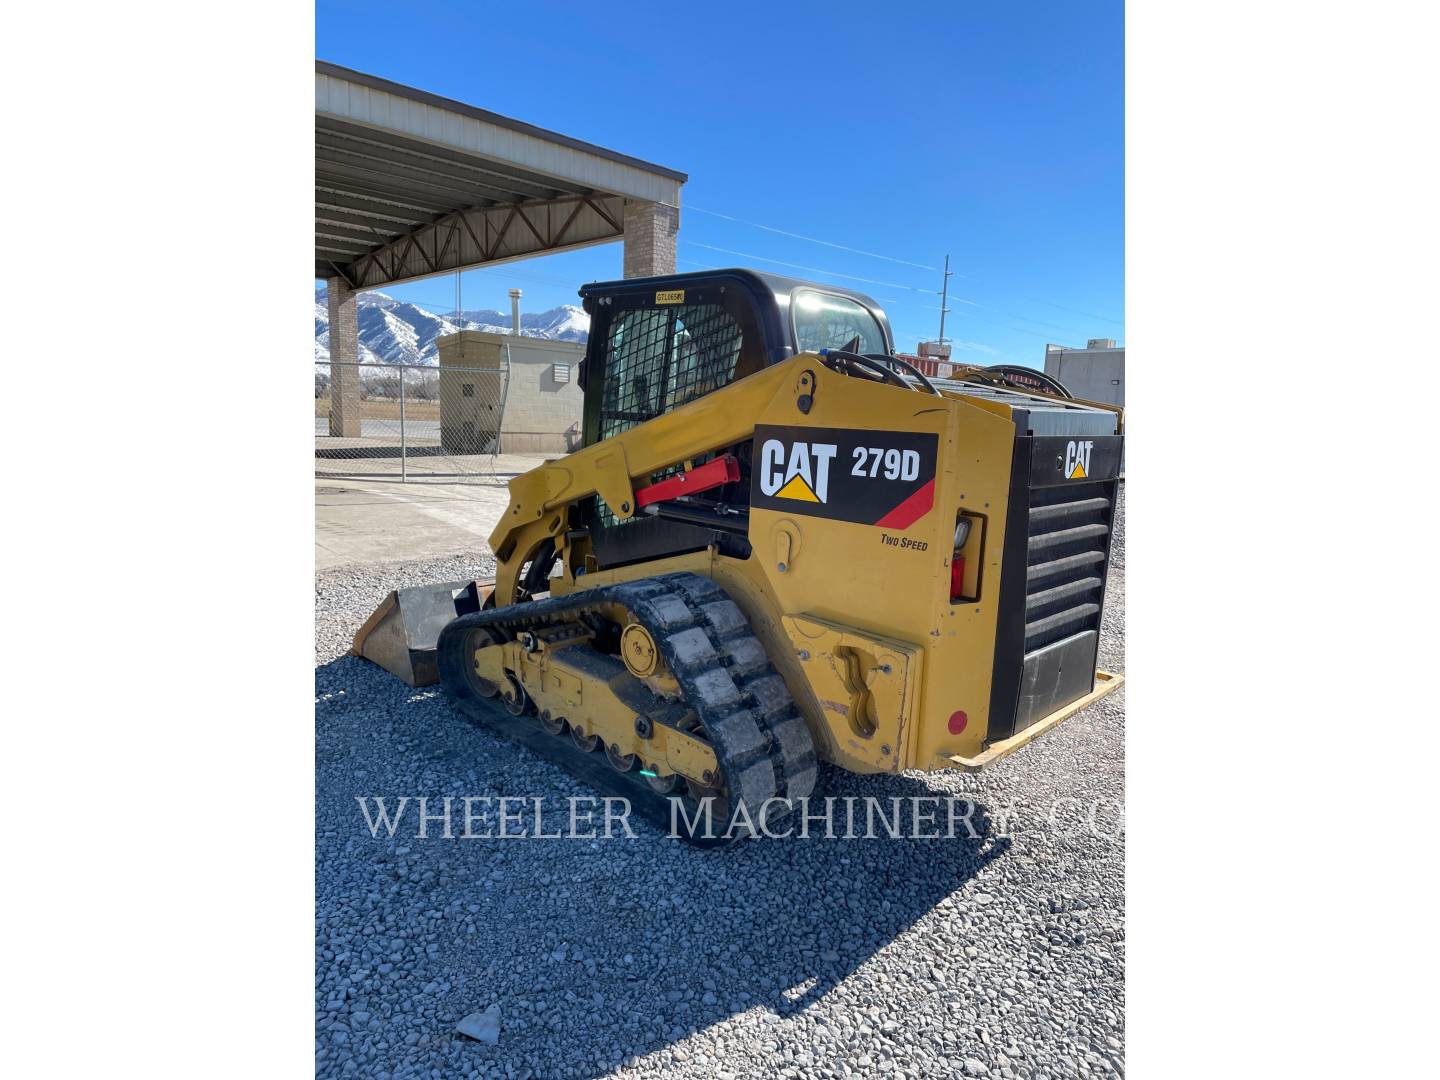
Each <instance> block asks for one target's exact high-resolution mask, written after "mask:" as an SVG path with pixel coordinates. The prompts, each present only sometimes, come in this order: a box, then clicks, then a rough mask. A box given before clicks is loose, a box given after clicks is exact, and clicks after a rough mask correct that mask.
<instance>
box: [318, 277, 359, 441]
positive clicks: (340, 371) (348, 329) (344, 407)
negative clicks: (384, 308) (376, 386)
mask: <svg viewBox="0 0 1440 1080" xmlns="http://www.w3.org/2000/svg"><path fill="white" fill-rule="evenodd" d="M325 301H326V303H327V304H328V305H329V307H330V434H331V435H339V436H341V437H343V438H346V439H358V438H359V437H360V369H359V368H357V367H355V366H354V365H355V362H356V361H357V360H359V358H360V329H359V327H358V325H357V324H356V322H355V294H354V293H353V292H351V291H350V287H349V286H348V285H347V284H346V283H345V279H344V278H338V277H332V278H330V279H328V280H327V281H326V282H325Z"/></svg>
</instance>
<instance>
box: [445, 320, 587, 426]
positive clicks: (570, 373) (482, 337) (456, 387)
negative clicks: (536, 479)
mask: <svg viewBox="0 0 1440 1080" xmlns="http://www.w3.org/2000/svg"><path fill="white" fill-rule="evenodd" d="M436 344H437V346H438V347H439V353H440V365H441V366H440V425H441V440H442V442H443V444H444V446H445V448H446V450H447V452H449V453H461V454H477V453H489V452H490V451H491V449H492V440H493V437H494V430H495V422H496V420H497V419H498V420H499V421H500V449H501V450H502V451H503V452H505V453H510V454H516V453H543V454H567V453H569V452H570V451H572V450H578V449H579V448H580V438H581V436H580V419H581V413H582V410H583V406H584V403H585V395H584V394H583V393H582V392H581V390H580V385H579V366H580V361H581V360H582V359H583V358H584V356H585V346H584V345H582V344H580V343H578V342H573V341H550V340H548V339H546V338H532V337H517V336H514V335H511V334H492V333H489V332H486V331H480V330H462V331H460V332H459V333H457V334H450V335H447V336H445V337H442V338H439V339H438V340H437V342H436ZM507 360H508V368H509V378H508V380H507V382H508V385H506V386H505V388H504V391H503V401H502V400H501V396H502V394H501V391H500V389H499V387H500V385H501V384H500V381H499V375H498V372H499V369H501V368H502V367H504V366H505V365H506V363H507ZM502 413H503V415H501V414H502Z"/></svg>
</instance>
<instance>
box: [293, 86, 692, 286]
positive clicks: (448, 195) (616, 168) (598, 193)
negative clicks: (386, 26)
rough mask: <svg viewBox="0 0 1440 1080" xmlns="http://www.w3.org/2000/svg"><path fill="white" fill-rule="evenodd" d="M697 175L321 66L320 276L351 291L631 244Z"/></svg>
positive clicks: (317, 215)
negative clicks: (628, 229)
mask: <svg viewBox="0 0 1440 1080" xmlns="http://www.w3.org/2000/svg"><path fill="white" fill-rule="evenodd" d="M686 179H687V177H686V175H685V174H684V173H681V172H676V171H675V170H673V169H667V168H663V167H662V166H659V165H653V164H650V163H649V162H645V161H641V160H639V159H638V158H633V157H629V156H627V155H625V154H621V153H617V152H616V151H614V150H607V149H605V148H604V147H600V146H595V145H592V144H590V143H585V142H581V141H580V140H578V139H572V138H569V137H568V136H565V135H559V134H556V133H555V132H553V131H546V130H544V129H542V128H538V127H535V126H533V125H531V124H526V123H523V122H521V121H518V120H512V119H510V118H508V117H504V116H499V115H497V114H495V113H492V112H487V111H486V110H484V109H477V108H475V107H473V106H470V105H466V104H463V103H461V102H458V101H452V100H450V99H448V98H442V97H438V96H436V95H434V94H430V93H426V92H425V91H423V90H416V89H414V88H413V87H408V86H402V85H401V84H399V83H393V82H390V81H388V80H386V79H380V78H376V77H375V76H373V75H365V74H362V73H361V72H358V71H351V70H349V69H348V68H342V67H338V66H336V65H334V64H327V63H324V62H323V61H322V62H317V63H316V65H315V276H316V277H317V278H340V279H342V280H343V281H344V282H345V283H346V284H348V285H349V287H350V288H351V289H372V288H376V287H378V286H381V285H386V284H391V283H394V282H399V281H407V280H412V279H415V278H423V277H429V276H432V275H435V274H443V273H448V272H453V271H455V270H459V269H464V268H466V267H472V266H480V265H484V264H488V263H502V262H507V261H510V260H514V259H522V258H529V257H531V256H534V255H540V254H545V253H548V252H556V251H569V250H573V249H575V248H581V247H587V246H589V245H591V244H603V243H608V242H611V241H614V240H619V239H622V238H623V237H624V235H625V223H626V216H627V208H629V209H631V210H632V212H633V210H634V209H635V204H644V205H646V206H648V207H649V208H651V209H652V210H653V209H654V207H655V204H659V205H660V206H662V207H664V206H668V207H678V206H679V204H680V187H681V185H682V184H684V183H685V181H686Z"/></svg>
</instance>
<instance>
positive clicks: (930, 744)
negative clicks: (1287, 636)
mask: <svg viewBox="0 0 1440 1080" xmlns="http://www.w3.org/2000/svg"><path fill="white" fill-rule="evenodd" d="M580 295H581V296H582V297H583V299H584V304H585V310H586V311H588V312H589V313H590V317H591V329H590V338H589V344H588V346H587V350H586V356H585V361H584V363H583V364H582V365H581V368H580V372H579V381H580V384H581V386H582V388H583V390H584V395H585V404H584V446H583V448H582V449H580V450H578V451H576V452H575V453H573V454H570V455H569V456H567V457H564V458H560V459H559V460H556V461H550V462H547V463H546V464H544V465H542V466H541V467H539V468H537V469H534V470H532V471H530V472H528V473H525V474H523V475H521V476H518V477H516V478H514V479H513V480H511V481H510V506H509V508H508V510H507V511H506V513H505V515H504V517H503V518H502V519H501V521H500V523H499V524H498V525H497V526H496V528H495V531H494V532H493V534H492V535H491V537H490V546H491V547H492V548H493V549H494V552H495V559H496V576H495V580H494V581H493V582H471V583H468V584H467V583H450V584H446V585H438V586H433V587H422V588H420V589H411V590H401V592H400V593H399V594H392V595H391V597H390V598H389V599H388V600H387V601H386V603H385V604H383V605H382V606H381V608H380V609H379V610H378V611H377V612H376V614H375V615H374V616H373V617H372V618H371V619H370V620H369V621H368V622H367V623H366V625H365V626H364V627H363V628H362V629H361V631H360V633H359V634H358V635H357V636H356V645H355V651H356V652H357V653H358V654H360V655H362V656H368V657H370V658H372V659H374V660H376V661H378V662H380V663H381V664H383V665H384V666H386V667H387V668H389V669H390V670H392V671H395V672H396V673H397V674H400V675H401V676H402V677H403V678H406V679H407V681H411V682H413V683H417V684H421V683H424V682H428V681H434V680H435V678H436V676H437V675H438V680H439V682H440V683H441V685H442V687H443V689H444V692H445V693H446V694H447V695H448V696H449V698H450V699H451V700H452V701H453V703H454V704H455V706H456V707H457V708H458V709H460V710H461V711H463V712H465V713H467V714H469V715H470V716H472V717H474V718H476V719H478V720H480V721H482V722H484V723H486V724H489V725H493V726H494V727H497V728H500V729H501V730H503V731H505V732H507V733H508V734H510V735H511V736H513V737H514V738H515V739H517V740H518V741H520V742H522V743H523V744H525V745H527V746H529V747H531V748H532V749H534V750H535V751H537V752H538V753H540V754H542V755H544V756H545V757H547V758H549V759H551V760H553V761H555V762H557V763H559V764H561V765H562V766H564V767H565V768H568V769H569V770H571V771H572V772H574V773H576V774H578V775H579V776H580V777H581V778H583V779H585V780H586V781H588V782H589V783H590V784H592V785H593V786H595V787H597V788H599V789H600V790H601V791H603V792H604V793H606V794H615V795H624V796H626V797H628V798H629V799H630V800H631V804H632V809H633V810H635V811H637V812H638V813H639V814H640V815H643V816H648V817H650V818H651V819H653V820H655V821H656V822H657V824H661V826H662V827H668V826H669V825H672V824H673V823H674V821H675V820H676V815H675V814H674V813H672V810H673V809H675V808H672V807H671V806H670V804H669V801H670V800H671V799H682V800H687V802H685V803H682V807H685V808H687V813H686V814H685V815H682V816H681V818H680V820H683V821H693V820H695V819H696V816H697V815H696V814H692V813H691V812H690V810H691V809H694V810H697V811H698V807H699V805H700V804H702V803H703V804H704V805H705V806H706V807H707V808H708V809H709V810H710V811H711V813H712V815H715V817H718V820H719V822H720V825H719V826H718V828H719V829H729V833H730V838H733V836H734V835H737V834H739V833H741V832H744V831H746V829H748V825H749V823H750V822H754V821H759V820H760V819H761V814H762V812H763V813H765V814H766V815H767V816H768V819H769V820H770V821H772V822H773V821H774V820H775V819H776V817H777V815H778V816H783V815H784V814H786V813H787V808H788V807H790V806H792V805H793V804H795V802H796V801H797V800H802V799H806V798H811V797H814V796H816V794H817V792H816V781H817V777H818V766H819V763H820V762H822V761H828V762H832V763H833V764H834V765H836V766H838V767H839V768H841V769H847V770H851V771H854V772H884V773H895V772H900V771H902V770H907V769H917V770H935V769H952V768H959V769H977V768H980V767H982V766H985V765H987V764H989V763H991V762H994V761H996V760H998V759H999V758H1002V757H1004V756H1005V755H1006V754H1009V753H1011V752H1012V751H1014V750H1016V749H1018V748H1019V747H1021V746H1023V745H1024V744H1025V743H1027V742H1028V741H1030V740H1031V739H1032V738H1034V737H1035V736H1036V735H1038V734H1040V733H1042V732H1044V731H1046V730H1048V729H1049V728H1052V727H1054V726H1055V725H1056V724H1057V723H1058V722H1060V721H1061V720H1062V719H1064V718H1065V717H1067V716H1069V715H1071V714H1072V713H1074V712H1076V711H1077V710H1078V709H1079V708H1081V707H1083V706H1084V705H1086V704H1088V703H1090V702H1091V701H1093V700H1095V699H1096V698H1098V697H1100V696H1102V695H1104V694H1105V693H1107V692H1109V691H1110V690H1113V689H1114V688H1115V687H1116V685H1117V684H1118V682H1119V679H1118V677H1116V676H1111V675H1108V674H1106V673H1104V672H1100V671H1097V669H1096V661H1097V648H1098V644H1099V636H1100V635H1099V631H1100V619H1101V613H1102V606H1103V601H1104V594H1105V579H1106V571H1107V567H1108V562H1109V549H1110V529H1111V522H1112V518H1113V514H1114V508H1115V494H1116V485H1117V483H1118V474H1119V468H1120V460H1121V444H1122V441H1123V436H1122V415H1121V413H1120V411H1119V410H1118V409H1116V408H1114V407H1112V406H1108V405H1100V404H1094V403H1087V402H1080V401H1075V400H1073V399H1071V398H1070V397H1069V396H1068V394H1067V393H1066V392H1065V390H1064V388H1063V387H1061V386H1059V385H1058V384H1053V383H1049V382H1047V381H1045V379H1044V376H1043V375H1041V374H1040V373H1038V372H1033V371H1028V370H1027V369H1022V370H1021V371H1020V372H1010V373H1008V374H1007V372H1006V371H1005V370H998V371H994V370H992V371H979V372H971V373H969V374H967V376H966V378H965V380H964V381H950V380H946V381H939V380H932V379H928V378H927V377H926V376H925V375H924V374H922V373H921V372H920V371H918V370H917V369H916V368H914V367H912V366H911V365H909V364H907V363H906V362H905V361H904V360H903V359H901V358H899V357H896V356H895V355H894V353H895V349H894V344H893V341H892V338H891V334H890V328H889V324H888V321H887V320H886V317H885V314H884V312H883V311H882V310H881V309H880V308H879V307H878V306H877V305H876V304H875V303H874V301H872V300H870V299H869V298H868V297H865V296H863V295H860V294H858V293H854V292H850V291H847V290H843V289H837V288H834V287H832V286H827V285H815V284H810V283H807V282H802V281H794V280H790V279H786V278H780V277H775V276H773V275H769V274H763V273H757V272H754V271H749V270H720V271H707V272H703V273H695V274H680V275H675V276H670V277H663V278H645V279H636V280H629V281H617V282H607V283H601V284H593V285H589V286H586V287H585V288H583V289H582V290H581V292H580ZM1012 376H1013V377H1012ZM1037 384H1038V385H1039V386H1040V388H1039V389H1037V388H1036V387H1037ZM1021 387H1023V389H1022V388H1021ZM705 800H710V801H709V802H705ZM714 819H715V818H714V817H712V819H711V820H714ZM742 821H743V822H744V823H745V825H744V827H742V828H729V827H730V826H734V825H736V824H737V823H740V822H742ZM691 838H692V839H704V838H696V837H691Z"/></svg>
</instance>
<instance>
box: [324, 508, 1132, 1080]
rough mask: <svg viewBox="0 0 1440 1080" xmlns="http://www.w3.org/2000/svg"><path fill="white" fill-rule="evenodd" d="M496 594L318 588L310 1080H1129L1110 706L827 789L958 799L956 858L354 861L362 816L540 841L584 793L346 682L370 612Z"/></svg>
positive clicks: (384, 842) (507, 749) (901, 851)
mask: <svg viewBox="0 0 1440 1080" xmlns="http://www.w3.org/2000/svg"><path fill="white" fill-rule="evenodd" d="M1123 507H1124V503H1123V495H1122V501H1121V507H1120V520H1119V521H1118V522H1117V529H1116V534H1115V540H1114V544H1115V551H1114V560H1113V565H1112V571H1111V576H1110V586H1109V592H1108V596H1107V607H1106V611H1105V618H1104V624H1103V628H1102V647H1101V648H1102V651H1101V663H1102V666H1104V667H1106V668H1108V669H1109V670H1113V671H1123V670H1124V565H1125V559H1124V530H1123V512H1124V511H1123ZM492 570H493V562H492V560H491V559H490V558H489V556H488V554H479V553H477V554H470V555H460V556H456V557H454V558H449V559H442V560H430V561H427V562H422V563H407V564H402V565H389V566H383V567H365V568H351V569H342V570H335V571H330V572H326V573H324V574H321V575H318V576H317V580H316V638H315V641H316V662H317V670H316V737H317V742H316V859H317V863H316V878H315V886H316V933H317V953H316V971H315V975H316V981H315V1007H316V1014H315V1018H316V1068H317V1075H320V1076H325V1077H328V1076H374V1077H382V1078H383V1077H395V1078H399V1077H433V1078H440V1077H445V1078H451V1077H506V1078H524V1077H599V1076H622V1077H716V1078H735V1080H739V1078H741V1077H757V1078H758V1077H775V1076H781V1077H812V1076H813V1077H843V1076H854V1077H860V1076H872V1075H877V1076H887V1077H888V1076H895V1077H914V1078H919V1077H936V1076H940V1077H950V1076H953V1077H1004V1078H1012V1077H1033V1078H1037V1080H1038V1078H1043V1077H1068V1076H1111V1075H1122V1074H1123V1068H1124V982H1123V979H1124V959H1125V935H1124V823H1123V806H1122V803H1123V798H1124V690H1123V689H1122V690H1121V691H1119V692H1118V693H1116V694H1112V695H1111V696H1110V697H1108V698H1106V699H1104V700H1102V701H1101V702H1099V703H1097V704H1096V705H1094V706H1092V707H1091V708H1089V709H1087V710H1086V711H1084V712H1083V713H1081V714H1079V715H1077V716H1075V717H1072V718H1071V719H1070V720H1068V721H1067V722H1066V723H1064V724H1062V725H1061V726H1060V728H1058V729H1057V730H1056V731H1054V732H1051V733H1050V734H1048V735H1047V736H1045V737H1043V738H1041V739H1039V740H1038V741H1037V742H1035V743H1034V744H1032V745H1031V746H1029V747H1027V748H1025V749H1024V750H1021V751H1020V752H1018V753H1017V754H1015V755H1013V756H1012V757H1011V758H1009V759H1008V760H1006V761H1004V762H1002V763H1001V764H999V765H998V766H996V767H994V768H992V769H990V770H988V771H986V772H984V773H981V774H978V775H974V776H968V775H962V774H958V773H957V774H950V773H930V774H920V773H911V774H906V775H904V776H900V777H860V776H852V775H848V774H844V773H840V772H837V771H834V770H829V775H828V777H827V778H826V779H827V784H828V789H827V793H828V794H831V795H835V796H837V797H842V798H843V797H844V796H848V795H853V796H857V797H861V796H865V795H875V796H879V797H881V798H882V799H884V798H888V797H891V796H909V795H917V794H918V795H951V794H953V795H957V796H960V797H965V798H969V799H971V800H973V801H974V802H975V803H976V804H977V805H978V806H979V807H980V808H981V809H980V811H979V812H978V813H977V815H976V817H975V820H976V821H977V823H979V822H982V821H983V820H985V819H988V832H987V833H986V834H985V835H982V836H981V837H980V838H979V839H978V840H974V841H972V840H969V839H967V838H964V837H963V835H962V837H961V838H957V839H953V840H946V839H929V840H924V839H922V840H905V839H901V840H896V839H875V840H863V839H859V840H848V841H847V840H825V839H810V840H799V839H791V840H773V839H762V840H756V841H751V842H743V843H740V844H737V845H735V846H734V847H732V848H729V849H726V850H724V851H719V852H704V851H697V850H694V849H692V848H689V847H686V846H684V845H683V844H681V843H679V842H678V841H673V840H670V839H669V838H667V837H664V836H661V835H659V834H658V833H656V832H654V831H652V830H651V829H649V828H648V827H646V826H645V825H644V824H643V823H640V822H638V821H637V822H635V823H634V831H635V834H636V835H635V838H634V839H615V840H609V841H606V840H538V841H535V840H529V841H525V840H519V841H517V840H508V839H501V838H498V837H494V838H490V839H462V838H459V837H458V835H457V836H456V837H454V838H451V839H445V838H443V837H442V836H441V835H440V831H441V829H442V824H441V823H440V822H438V821H437V822H434V823H432V824H431V825H430V826H429V830H428V831H429V837H428V838H427V839H418V838H417V837H416V836H415V832H416V828H415V818H414V816H413V810H412V811H411V816H410V817H409V818H406V819H404V824H403V825H402V827H401V829H399V830H397V832H396V835H395V837H394V838H390V837H387V836H386V835H385V834H384V832H383V830H382V832H381V834H380V836H379V838H378V839H377V838H372V837H371V835H370V831H369V829H368V828H367V827H366V824H365V820H364V817H363V815H362V813H361V811H360V808H359V806H358V805H357V802H356V799H357V796H360V797H368V796H379V795H385V796H390V797H392V800H393V799H394V798H398V797H399V796H401V795H410V796H412V797H415V796H420V795H425V796H429V797H430V799H431V807H430V809H431V812H432V813H438V811H439V801H440V799H441V798H443V797H444V796H446V795H452V796H456V797H462V796H466V795H470V796H480V797H485V796H489V797H492V798H493V797H498V796H502V795H508V796H527V797H533V796H543V798H544V800H545V801H544V807H545V815H546V818H545V820H546V822H547V828H548V827H549V825H548V822H549V821H550V815H551V814H552V813H554V814H555V815H556V816H557V817H558V818H560V819H562V820H563V818H564V816H565V813H566V805H567V804H566V801H565V800H566V798H567V796H586V795H589V794H590V792H589V791H588V790H587V789H586V788H584V787H583V786H582V785H580V784H578V783H577V782H575V781H573V780H571V779H570V778H569V777H568V776H567V775H566V774H564V773H563V772H561V771H559V770H558V769H556V768H555V767H553V766H551V765H549V764H548V763H546V762H544V761H541V760H540V759H538V758H535V757H534V756H532V755H531V754H530V753H528V752H527V751H524V750H522V749H520V748H517V747H516V746H514V745H513V744H511V743H509V742H507V741H505V740H503V739H501V738H500V737H498V736H493V735H491V734H489V733H488V732H486V731H484V730H480V729H478V728H476V727H473V726H470V725H469V724H467V723H465V722H464V721H463V720H461V719H460V718H459V717H458V716H456V715H455V714H453V713H452V712H451V711H450V710H449V709H448V708H447V706H446V705H445V703H444V701H443V700H442V699H441V698H440V696H439V695H438V693H437V692H436V691H434V690H433V689H426V690H414V689H411V688H410V687H407V686H405V685H404V684H402V683H401V682H399V681H398V680H396V679H394V678H392V677H390V676H389V675H386V674H385V673H383V672H381V671H380V670H379V669H378V668H375V667H372V666H371V665H369V664H367V663H365V662H363V661H360V660H357V659H354V658H352V657H349V656H346V655H345V653H346V650H347V649H348V647H349V644H350V639H351V635H353V633H354V631H355V629H356V627H357V626H358V625H359V624H360V622H361V621H362V620H363V619H364V617H365V616H366V615H368V614H369V612H370V611H371V610H372V609H373V607H374V605H375V604H376V603H377V602H378V601H379V600H380V599H381V598H382V597H383V595H384V594H385V592H386V591H387V590H388V589H391V588H394V587H396V586H400V585H407V584H421V583H425V582H433V581H437V580H455V579H461V578H466V577H483V576H487V575H489V574H490V573H491V572H492ZM392 805H393V802H392ZM457 805H458V804H457ZM455 830H456V832H457V833H458V832H459V830H460V823H459V811H458V809H457V812H456V825H455ZM477 1012H479V1013H487V1024H488V1017H489V1016H493V1015H494V1014H496V1013H498V1015H499V1037H498V1041H496V1042H495V1043H494V1044H493V1045H492V1044H491V1043H490V1041H489V1039H488V1037H487V1038H485V1039H478V1040H477V1039H475V1038H471V1037H467V1036H466V1035H465V1034H461V1033H457V1032H456V1030H455V1028H456V1025H457V1023H459V1022H460V1021H461V1020H462V1019H464V1018H466V1017H469V1016H471V1015H472V1014H475V1013H477ZM474 1023H475V1021H474V1020H472V1021H471V1026H472V1027H473V1026H474ZM489 1030H490V1029H489V1028H487V1029H486V1032H485V1033H486V1034H487V1035H488V1033H489Z"/></svg>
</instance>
